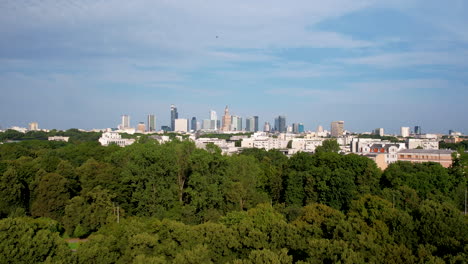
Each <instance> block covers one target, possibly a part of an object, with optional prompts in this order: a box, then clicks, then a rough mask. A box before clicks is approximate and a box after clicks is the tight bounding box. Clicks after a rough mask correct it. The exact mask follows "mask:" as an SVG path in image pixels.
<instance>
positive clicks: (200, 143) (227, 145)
mask: <svg viewBox="0 0 468 264" xmlns="http://www.w3.org/2000/svg"><path fill="white" fill-rule="evenodd" d="M209 143H212V144H214V145H216V146H218V147H219V148H220V149H221V153H223V154H228V155H230V154H233V153H236V152H237V151H238V148H237V147H236V146H235V143H234V142H227V141H226V140H224V139H218V138H198V139H196V140H195V145H196V146H197V148H202V149H206V145H207V144H209Z"/></svg>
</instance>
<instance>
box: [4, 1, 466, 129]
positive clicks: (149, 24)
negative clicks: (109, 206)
mask: <svg viewBox="0 0 468 264" xmlns="http://www.w3.org/2000/svg"><path fill="white" fill-rule="evenodd" d="M467 12H468V2H467V1H464V0H449V1H435V0H429V1H427V0H426V1H422V0H396V1H391V0H386V1H373V0H365V1H359V0H347V1H344V0H328V1H313V0H303V1H302V0H300V1H276V0H260V1H255V0H250V1H247V0H237V1H221V0H218V1H209V0H181V1H169V0H161V1H159V0H133V1H126V0H79V1H78V0H73V1H72V0H68V1H66V0H65V1H58V0H55V1H52V0H43V1H31V0H4V1H1V2H0V126H1V127H3V128H6V127H9V126H13V125H20V126H26V125H27V123H29V122H32V121H37V122H39V126H40V127H42V128H59V129H68V128H72V127H78V128H86V129H89V128H106V127H116V126H117V124H118V123H119V121H120V115H122V114H129V115H130V116H131V122H132V125H136V123H137V122H139V121H145V116H146V114H148V113H154V114H155V115H156V116H157V126H158V127H160V126H161V125H167V124H169V114H170V113H169V109H170V105H171V104H175V105H176V106H177V107H178V109H179V116H180V117H186V118H191V117H192V116H196V117H197V118H198V119H205V118H208V112H209V110H210V109H214V110H216V111H217V112H218V116H221V113H222V111H223V109H224V106H225V105H229V107H230V110H231V113H232V114H236V115H240V116H243V117H247V116H253V115H258V116H259V117H260V122H261V123H262V124H263V122H265V121H269V122H272V121H273V118H274V117H275V116H278V115H280V114H282V115H286V116H287V122H288V124H290V123H292V122H303V123H304V124H305V128H306V130H308V129H310V130H315V128H316V127H317V126H318V125H323V126H324V127H325V128H329V124H330V122H331V121H334V120H344V121H345V128H346V129H349V130H352V131H358V132H362V131H370V130H371V129H374V128H377V127H383V128H385V129H386V131H388V132H397V131H398V130H399V127H400V126H411V127H413V126H415V125H421V126H422V128H423V132H447V131H448V130H449V129H453V130H457V131H461V132H464V133H468V117H467V113H468V104H467V103H466V101H467V99H468V30H467V29H466V28H467V26H466V25H468V16H466V13H467Z"/></svg>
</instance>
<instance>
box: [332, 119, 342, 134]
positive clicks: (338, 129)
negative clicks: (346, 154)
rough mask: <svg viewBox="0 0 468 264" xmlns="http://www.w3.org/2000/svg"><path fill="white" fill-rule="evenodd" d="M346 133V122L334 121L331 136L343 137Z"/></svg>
mask: <svg viewBox="0 0 468 264" xmlns="http://www.w3.org/2000/svg"><path fill="white" fill-rule="evenodd" d="M343 132H344V121H334V122H332V123H331V136H332V137H341V136H343Z"/></svg>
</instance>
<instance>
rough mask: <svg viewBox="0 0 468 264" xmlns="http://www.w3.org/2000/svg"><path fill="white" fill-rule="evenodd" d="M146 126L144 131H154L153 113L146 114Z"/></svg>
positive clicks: (154, 119)
mask: <svg viewBox="0 0 468 264" xmlns="http://www.w3.org/2000/svg"><path fill="white" fill-rule="evenodd" d="M146 124H147V127H146V129H147V130H146V131H148V132H153V131H156V117H155V116H154V115H153V114H149V115H148V120H147V121H146Z"/></svg>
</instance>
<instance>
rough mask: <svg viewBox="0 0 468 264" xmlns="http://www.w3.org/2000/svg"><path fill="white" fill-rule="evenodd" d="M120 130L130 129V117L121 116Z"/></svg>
mask: <svg viewBox="0 0 468 264" xmlns="http://www.w3.org/2000/svg"><path fill="white" fill-rule="evenodd" d="M120 128H121V129H127V128H130V116H129V115H123V116H122V124H121V125H120Z"/></svg>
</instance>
